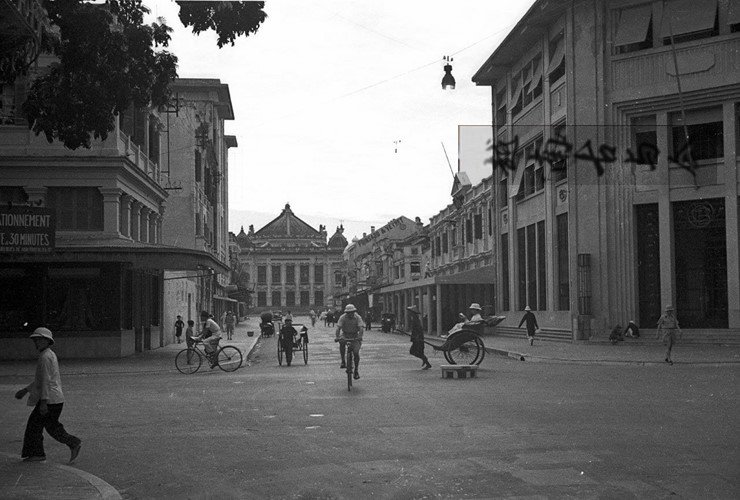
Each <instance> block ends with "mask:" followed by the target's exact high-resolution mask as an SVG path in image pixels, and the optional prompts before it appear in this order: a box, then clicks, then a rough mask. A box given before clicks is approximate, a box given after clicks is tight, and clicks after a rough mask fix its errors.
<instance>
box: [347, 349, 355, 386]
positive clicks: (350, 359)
mask: <svg viewBox="0 0 740 500" xmlns="http://www.w3.org/2000/svg"><path fill="white" fill-rule="evenodd" d="M354 356H355V355H354V354H353V352H352V349H351V348H349V344H348V345H347V390H348V391H351V390H352V362H353V361H354Z"/></svg>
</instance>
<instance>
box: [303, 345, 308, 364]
mask: <svg viewBox="0 0 740 500" xmlns="http://www.w3.org/2000/svg"><path fill="white" fill-rule="evenodd" d="M301 343H302V344H303V364H304V365H307V364H308V342H306V339H303V340H302V342H301Z"/></svg>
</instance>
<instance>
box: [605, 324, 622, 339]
mask: <svg viewBox="0 0 740 500" xmlns="http://www.w3.org/2000/svg"><path fill="white" fill-rule="evenodd" d="M620 340H624V335H622V325H619V324H617V325H615V326H614V328H612V332H611V333H610V334H609V341H610V342H611V343H612V344H616V343H617V342H619V341H620Z"/></svg>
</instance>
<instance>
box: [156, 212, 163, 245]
mask: <svg viewBox="0 0 740 500" xmlns="http://www.w3.org/2000/svg"><path fill="white" fill-rule="evenodd" d="M164 212H165V205H164V202H162V204H161V205H159V217H157V241H156V243H159V244H161V243H162V241H164V240H163V239H162V226H163V223H164Z"/></svg>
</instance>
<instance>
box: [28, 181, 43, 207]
mask: <svg viewBox="0 0 740 500" xmlns="http://www.w3.org/2000/svg"><path fill="white" fill-rule="evenodd" d="M23 190H24V191H25V192H26V195H27V196H28V201H29V202H30V203H31V204H32V205H33V206H41V207H45V206H46V192H47V191H48V189H47V188H46V187H44V186H27V187H24V188H23Z"/></svg>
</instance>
